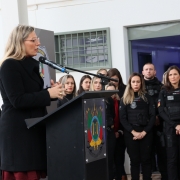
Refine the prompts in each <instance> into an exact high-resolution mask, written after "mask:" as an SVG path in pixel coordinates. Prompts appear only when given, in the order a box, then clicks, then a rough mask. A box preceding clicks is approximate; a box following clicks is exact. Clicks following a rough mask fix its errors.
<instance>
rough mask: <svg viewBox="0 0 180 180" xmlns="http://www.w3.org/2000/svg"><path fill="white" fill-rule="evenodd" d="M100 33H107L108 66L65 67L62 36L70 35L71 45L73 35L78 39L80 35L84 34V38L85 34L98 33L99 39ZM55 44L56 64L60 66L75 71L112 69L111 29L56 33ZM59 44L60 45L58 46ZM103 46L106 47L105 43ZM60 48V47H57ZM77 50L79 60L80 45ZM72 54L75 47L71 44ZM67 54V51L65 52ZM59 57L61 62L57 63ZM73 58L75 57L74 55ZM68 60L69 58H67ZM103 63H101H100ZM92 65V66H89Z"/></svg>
mask: <svg viewBox="0 0 180 180" xmlns="http://www.w3.org/2000/svg"><path fill="white" fill-rule="evenodd" d="M98 31H102V32H103V31H106V45H107V58H108V62H107V64H106V65H104V66H102V64H99V65H94V64H93V63H92V64H91V66H88V67H87V66H86V67H85V65H84V66H81V65H80V63H79V65H72V66H70V65H68V64H67V65H64V63H63V62H62V61H63V60H62V55H61V42H60V41H61V39H60V36H63V35H64V36H67V35H70V37H71V43H72V39H73V38H72V37H73V35H75V34H76V35H77V37H78V35H79V34H83V38H84V37H85V36H84V34H85V33H89V34H91V33H93V32H95V33H96V38H97V32H98ZM54 42H55V62H56V63H58V64H60V65H62V66H65V67H68V66H69V67H71V68H75V69H81V70H98V69H100V68H105V69H109V68H112V56H111V42H110V28H98V29H89V30H80V31H70V32H61V33H54ZM57 43H58V45H56V44H57ZM103 45H104V43H103ZM57 46H58V47H57ZM90 47H91V48H92V47H93V46H92V45H91V43H90ZM97 47H100V46H97ZM77 48H78V58H79V52H80V51H79V45H78V44H77ZM84 48H85V45H84ZM70 49H71V52H73V51H72V49H73V46H72V44H71V48H70ZM65 52H66V51H65ZM97 55H98V53H97ZM57 56H59V61H60V62H57ZM91 56H92V49H91ZM72 57H73V55H72ZM66 58H67V56H66ZM97 63H99V62H97ZM100 63H101V62H100ZM89 65H90V64H89Z"/></svg>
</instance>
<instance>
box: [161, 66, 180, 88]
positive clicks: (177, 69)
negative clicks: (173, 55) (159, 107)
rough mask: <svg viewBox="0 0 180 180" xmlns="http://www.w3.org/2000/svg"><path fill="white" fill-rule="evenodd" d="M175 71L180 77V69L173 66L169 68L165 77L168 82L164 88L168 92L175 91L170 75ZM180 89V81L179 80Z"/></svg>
mask: <svg viewBox="0 0 180 180" xmlns="http://www.w3.org/2000/svg"><path fill="white" fill-rule="evenodd" d="M173 69H175V70H176V71H177V72H178V74H179V75H180V69H179V68H178V67H177V66H175V65H173V66H170V67H169V68H168V70H167V73H166V77H165V79H166V81H165V84H164V88H165V89H166V90H167V91H171V90H173V89H174V87H173V86H172V84H171V82H170V81H169V73H170V71H171V70H173ZM178 87H180V80H179V84H178Z"/></svg>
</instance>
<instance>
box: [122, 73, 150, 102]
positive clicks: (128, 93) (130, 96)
mask: <svg viewBox="0 0 180 180" xmlns="http://www.w3.org/2000/svg"><path fill="white" fill-rule="evenodd" d="M134 76H138V77H139V78H140V81H141V86H140V89H139V91H138V95H139V96H140V97H141V98H142V99H143V100H144V101H147V98H146V97H145V93H146V91H145V83H144V79H143V77H142V75H141V74H139V73H133V74H131V76H130V78H129V80H128V84H127V86H126V89H125V92H124V95H123V103H124V104H125V105H127V104H131V103H132V102H133V100H134V91H133V89H132V87H131V80H132V78H133V77H134Z"/></svg>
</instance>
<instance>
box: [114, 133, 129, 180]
mask: <svg viewBox="0 0 180 180" xmlns="http://www.w3.org/2000/svg"><path fill="white" fill-rule="evenodd" d="M125 150H126V145H125V140H124V135H122V134H120V136H119V138H116V144H115V154H114V163H115V171H116V172H115V174H116V180H121V177H122V176H123V175H126V172H125V169H124V161H125Z"/></svg>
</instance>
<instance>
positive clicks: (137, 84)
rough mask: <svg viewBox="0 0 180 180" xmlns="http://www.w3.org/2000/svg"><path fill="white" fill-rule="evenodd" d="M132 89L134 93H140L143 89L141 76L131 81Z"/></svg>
mask: <svg viewBox="0 0 180 180" xmlns="http://www.w3.org/2000/svg"><path fill="white" fill-rule="evenodd" d="M131 87H132V89H133V91H134V92H138V91H139V89H140V88H141V79H140V77H139V76H134V77H132V79H131Z"/></svg>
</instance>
